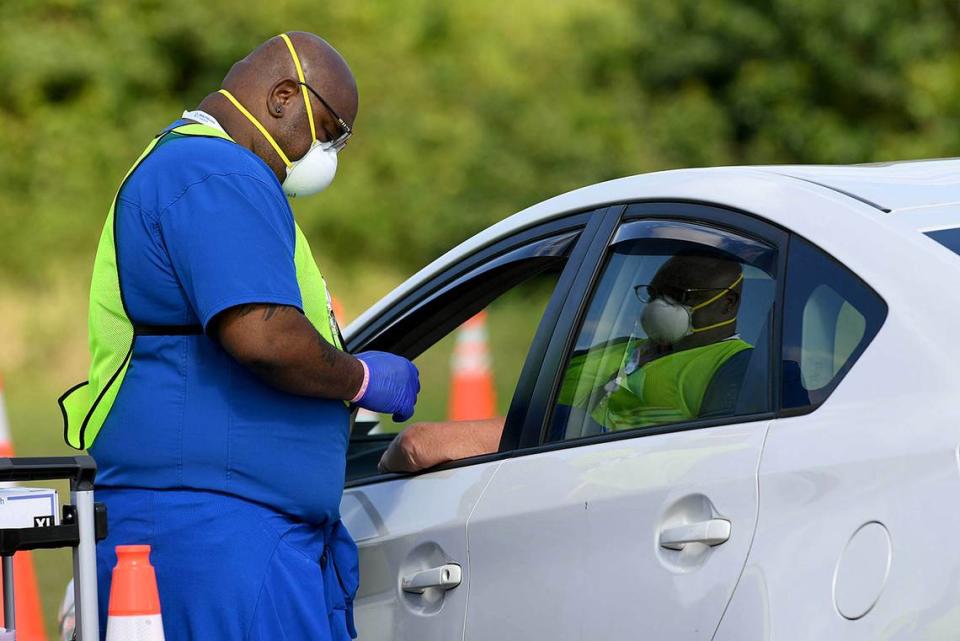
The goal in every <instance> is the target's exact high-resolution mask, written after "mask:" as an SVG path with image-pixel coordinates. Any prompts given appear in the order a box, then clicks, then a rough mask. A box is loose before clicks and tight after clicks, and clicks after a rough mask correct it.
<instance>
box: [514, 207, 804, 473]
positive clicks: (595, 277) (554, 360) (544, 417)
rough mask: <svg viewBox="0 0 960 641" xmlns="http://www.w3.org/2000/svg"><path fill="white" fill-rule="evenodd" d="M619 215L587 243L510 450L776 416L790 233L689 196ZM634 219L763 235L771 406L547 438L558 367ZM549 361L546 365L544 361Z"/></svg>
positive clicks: (521, 452)
mask: <svg viewBox="0 0 960 641" xmlns="http://www.w3.org/2000/svg"><path fill="white" fill-rule="evenodd" d="M621 211H622V214H621V216H619V217H618V219H617V220H615V221H613V224H612V225H611V226H610V227H609V229H607V230H606V233H605V234H598V235H597V236H596V237H595V238H594V244H593V247H591V252H590V253H591V257H592V258H593V259H594V261H595V262H594V263H593V264H592V265H591V266H587V265H584V266H582V267H581V270H580V272H579V274H578V279H577V282H575V283H574V284H573V285H572V286H571V288H570V291H569V292H568V298H569V299H570V301H571V304H569V305H567V310H566V313H565V314H564V315H563V317H562V319H561V322H560V323H558V325H557V327H556V328H555V331H554V335H553V337H552V340H551V344H550V346H549V348H548V351H547V353H548V355H549V359H547V358H545V359H544V366H543V367H542V368H541V369H540V371H539V372H538V375H537V377H536V379H537V388H536V389H535V390H534V392H533V395H532V398H533V399H534V401H535V402H536V403H537V411H536V412H531V413H530V414H529V415H528V416H527V420H526V422H525V424H524V430H523V433H522V435H521V442H520V446H519V447H518V448H517V449H516V450H515V451H514V455H528V454H534V453H538V452H546V451H552V450H558V449H566V448H570V447H584V446H589V445H593V444H597V443H605V442H609V441H617V440H623V439H631V438H643V437H646V436H654V435H658V434H667V433H671V432H681V431H689V430H694V429H705V428H709V427H717V426H721V425H730V424H738V423H745V422H757V421H764V420H770V419H773V418H776V417H777V416H778V413H779V408H780V390H781V389H782V386H781V381H780V371H779V364H780V362H781V353H780V350H781V347H782V331H783V318H782V301H783V300H784V289H785V276H786V265H787V256H788V251H789V239H790V232H789V231H788V230H786V229H784V228H782V227H780V226H779V225H775V224H773V223H771V222H770V221H767V220H763V219H761V218H759V217H757V216H755V215H753V214H751V213H749V212H745V211H742V210H737V209H735V208H732V207H723V206H718V205H713V204H708V203H700V202H690V201H679V200H678V201H664V200H658V201H653V202H631V203H627V204H625V205H623V207H622V210H621ZM637 220H676V221H678V222H686V223H693V224H701V225H706V226H709V227H719V228H721V229H725V230H729V231H731V232H734V233H737V234H739V235H742V236H748V237H753V238H757V239H759V240H762V241H764V242H766V243H768V244H770V245H772V246H773V247H774V248H776V250H777V257H776V286H775V292H776V293H775V297H774V301H773V320H772V322H773V326H772V327H771V337H770V340H771V345H770V354H769V358H770V362H769V364H768V367H769V372H770V376H769V381H768V394H769V404H768V407H769V408H770V409H769V410H768V411H765V412H759V413H753V414H749V415H739V416H726V417H716V418H706V419H694V420H690V421H679V422H676V423H670V424H666V425H659V426H655V427H646V428H642V429H633V430H623V431H618V432H609V433H606V434H597V435H592V436H585V437H580V438H575V439H568V440H560V441H553V442H549V441H547V440H546V439H547V438H548V431H549V428H550V423H551V420H552V416H553V411H554V402H555V399H556V395H557V394H558V393H559V389H560V385H561V383H562V380H563V367H564V364H565V363H567V361H568V359H569V354H570V352H571V351H572V349H573V347H574V345H575V343H576V340H577V336H578V333H579V331H580V328H581V326H582V324H583V320H584V317H585V315H586V313H587V310H588V308H589V304H590V298H591V296H592V295H593V293H594V291H596V288H597V285H598V283H599V280H600V277H601V275H602V273H603V270H604V267H605V266H606V264H607V261H608V257H609V255H610V253H611V248H612V246H613V244H614V242H615V238H616V236H617V232H618V231H619V229H620V228H621V227H622V226H623V225H626V224H628V223H630V222H633V221H637ZM548 360H549V364H548Z"/></svg>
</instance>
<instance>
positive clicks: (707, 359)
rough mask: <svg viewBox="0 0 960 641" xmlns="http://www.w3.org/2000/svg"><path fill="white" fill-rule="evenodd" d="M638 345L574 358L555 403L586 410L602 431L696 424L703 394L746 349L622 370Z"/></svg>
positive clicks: (698, 352) (684, 354) (617, 345)
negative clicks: (734, 358) (679, 423)
mask: <svg viewBox="0 0 960 641" xmlns="http://www.w3.org/2000/svg"><path fill="white" fill-rule="evenodd" d="M642 343H643V341H636V340H633V339H631V340H623V339H621V340H619V341H614V342H612V343H609V344H607V345H604V346H602V347H596V348H593V349H590V350H589V351H587V352H584V353H580V354H575V355H574V357H573V358H572V359H571V360H570V365H569V366H568V367H567V371H566V372H565V373H564V379H563V384H562V386H561V388H560V394H559V396H558V398H557V402H558V403H560V404H562V405H569V406H571V407H577V408H581V409H584V410H587V411H588V412H589V414H590V416H591V418H593V419H594V420H595V421H596V422H597V423H599V424H600V425H602V426H603V427H604V428H606V429H608V430H624V429H631V428H636V427H648V426H651V425H662V424H665V423H676V422H678V421H686V420H690V419H693V418H697V416H699V415H700V409H701V405H702V404H703V399H704V396H706V393H707V388H708V387H709V386H710V383H711V382H712V381H713V378H714V375H716V373H717V371H718V370H719V369H720V368H721V367H722V366H723V365H724V363H726V362H727V361H728V360H730V358H731V357H733V356H734V355H736V354H738V353H740V352H742V351H743V350H745V349H750V348H751V346H750V344H749V343H746V342H744V341H742V340H740V339H738V338H733V339H728V340H723V341H719V342H716V343H711V344H709V345H702V346H700V347H694V348H692V349H686V350H682V351H679V352H674V353H671V354H666V355H664V356H661V357H659V358H656V359H654V360H651V361H649V362H647V363H645V364H643V365H641V366H638V367H634V368H630V367H629V366H626V364H627V363H629V361H630V359H631V354H632V353H633V352H634V350H636V349H639V348H640V346H641V345H642Z"/></svg>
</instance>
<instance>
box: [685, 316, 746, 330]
mask: <svg viewBox="0 0 960 641" xmlns="http://www.w3.org/2000/svg"><path fill="white" fill-rule="evenodd" d="M736 322H737V317H736V316H734V317H733V318H730V319H727V320H725V321H720V322H719V323H714V324H713V325H707V326H706V327H698V328H696V329H694V330H692V332H691V333H693V334H696V333H697V332H705V331H707V330H711V329H716V328H718V327H723V326H724V325H730V324H732V323H736Z"/></svg>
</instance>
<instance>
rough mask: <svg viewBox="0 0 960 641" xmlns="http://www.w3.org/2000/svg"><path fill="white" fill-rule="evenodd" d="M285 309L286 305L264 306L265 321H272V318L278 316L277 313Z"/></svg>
mask: <svg viewBox="0 0 960 641" xmlns="http://www.w3.org/2000/svg"><path fill="white" fill-rule="evenodd" d="M284 307H285V306H284V305H266V306H264V308H263V320H265V321H268V320H270V319H271V318H273V317H274V316H276V315H277V312H279V311H280V310H281V309H283V308H284Z"/></svg>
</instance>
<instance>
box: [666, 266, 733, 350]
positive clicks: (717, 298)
mask: <svg viewBox="0 0 960 641" xmlns="http://www.w3.org/2000/svg"><path fill="white" fill-rule="evenodd" d="M742 275H743V267H742V266H741V265H740V263H738V262H736V261H734V260H727V259H724V258H720V257H716V256H705V255H702V254H678V255H676V256H673V257H671V258H670V259H669V260H667V261H666V262H665V263H664V264H663V265H662V266H661V267H660V269H658V270H657V273H656V274H655V275H654V277H653V282H652V283H651V287H652V289H653V290H654V291H657V292H659V294H658V295H666V296H669V297H670V298H672V299H674V301H676V302H682V303H683V304H684V305H687V306H688V307H690V308H692V309H693V317H692V319H691V320H692V321H693V327H694V328H707V327H711V326H714V325H717V324H719V323H724V322H725V321H729V320H730V319H735V318H736V316H737V311H738V310H739V308H740V297H741V293H742V291H743V281H742V280H741V279H740V277H741V276H742ZM735 331H736V324H735V323H728V324H724V325H721V326H719V327H717V328H716V329H713V330H708V331H701V332H697V333H695V334H693V335H691V336H687V337H686V338H684V339H683V341H681V344H680V348H681V349H685V348H688V347H695V346H698V345H702V344H706V343H710V342H713V341H716V340H721V339H723V338H725V337H727V336H730V335H731V334H733V333H734V332H735Z"/></svg>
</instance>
